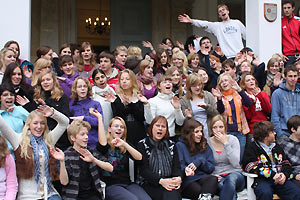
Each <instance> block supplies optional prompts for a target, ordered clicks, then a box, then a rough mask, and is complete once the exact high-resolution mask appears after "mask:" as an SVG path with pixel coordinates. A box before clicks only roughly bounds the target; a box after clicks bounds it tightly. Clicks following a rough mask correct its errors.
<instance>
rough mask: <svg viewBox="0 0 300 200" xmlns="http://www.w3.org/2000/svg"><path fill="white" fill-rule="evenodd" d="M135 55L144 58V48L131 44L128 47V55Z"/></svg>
mask: <svg viewBox="0 0 300 200" xmlns="http://www.w3.org/2000/svg"><path fill="white" fill-rule="evenodd" d="M130 56H133V57H134V56H135V57H137V58H138V59H143V56H142V49H141V48H140V47H138V46H129V47H128V57H130Z"/></svg>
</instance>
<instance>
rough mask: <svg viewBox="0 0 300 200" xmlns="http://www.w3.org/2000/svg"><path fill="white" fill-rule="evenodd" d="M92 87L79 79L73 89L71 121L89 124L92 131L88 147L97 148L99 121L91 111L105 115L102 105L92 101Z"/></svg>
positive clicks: (82, 79)
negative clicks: (81, 121)
mask: <svg viewBox="0 0 300 200" xmlns="http://www.w3.org/2000/svg"><path fill="white" fill-rule="evenodd" d="M92 96H93V94H92V86H91V84H90V82H89V81H88V80H87V79H86V78H83V77H77V78H76V79H75V81H74V84H73V87H72V98H73V100H74V101H73V102H72V104H71V105H70V116H71V117H70V119H72V120H76V119H78V120H84V121H87V122H89V124H90V125H91V130H90V131H89V141H88V146H89V147H93V148H95V147H96V145H97V143H98V134H97V133H98V131H97V130H98V128H97V126H98V120H97V118H96V117H95V116H94V115H92V114H91V113H90V109H96V110H98V112H100V113H101V114H102V115H103V112H102V107H101V104H100V103H99V102H98V101H94V100H92V99H91V98H92Z"/></svg>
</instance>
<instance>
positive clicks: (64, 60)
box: [57, 55, 79, 102]
mask: <svg viewBox="0 0 300 200" xmlns="http://www.w3.org/2000/svg"><path fill="white" fill-rule="evenodd" d="M58 66H59V68H60V69H61V70H62V71H63V75H62V76H60V77H59V76H58V77H57V79H58V80H59V84H60V87H61V88H62V90H63V91H64V94H65V95H67V97H68V98H69V102H70V100H71V95H72V85H73V83H74V81H75V79H76V78H77V77H79V74H78V73H77V72H75V71H74V67H75V66H74V61H73V59H72V57H71V56H69V55H63V56H61V57H60V58H59V61H58Z"/></svg>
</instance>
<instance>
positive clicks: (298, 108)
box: [271, 80, 300, 137]
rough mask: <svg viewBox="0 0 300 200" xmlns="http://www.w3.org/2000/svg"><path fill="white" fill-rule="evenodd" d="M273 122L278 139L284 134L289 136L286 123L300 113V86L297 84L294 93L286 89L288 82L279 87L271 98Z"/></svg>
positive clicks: (284, 81)
mask: <svg viewBox="0 0 300 200" xmlns="http://www.w3.org/2000/svg"><path fill="white" fill-rule="evenodd" d="M271 103H272V113H271V122H272V123H273V124H274V127H275V132H276V134H277V137H279V136H281V135H282V134H286V135H289V133H288V130H287V126H286V122H287V120H288V119H289V118H290V117H292V116H293V115H299V113H300V84H299V83H296V88H295V90H294V91H292V90H290V89H288V88H287V87H286V80H283V82H282V83H281V84H280V85H279V88H278V89H277V90H275V91H274V92H273V94H272V98H271Z"/></svg>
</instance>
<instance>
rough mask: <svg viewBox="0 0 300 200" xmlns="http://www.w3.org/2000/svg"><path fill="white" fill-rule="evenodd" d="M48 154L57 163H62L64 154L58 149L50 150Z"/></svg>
mask: <svg viewBox="0 0 300 200" xmlns="http://www.w3.org/2000/svg"><path fill="white" fill-rule="evenodd" d="M50 154H51V155H52V157H53V158H55V159H56V160H59V161H63V160H64V159H65V154H64V152H63V151H62V150H60V149H59V148H50Z"/></svg>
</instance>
